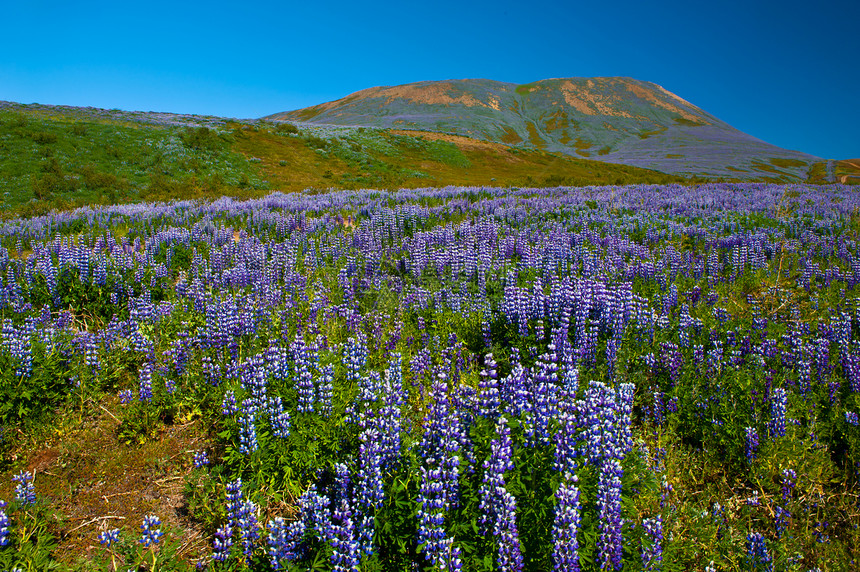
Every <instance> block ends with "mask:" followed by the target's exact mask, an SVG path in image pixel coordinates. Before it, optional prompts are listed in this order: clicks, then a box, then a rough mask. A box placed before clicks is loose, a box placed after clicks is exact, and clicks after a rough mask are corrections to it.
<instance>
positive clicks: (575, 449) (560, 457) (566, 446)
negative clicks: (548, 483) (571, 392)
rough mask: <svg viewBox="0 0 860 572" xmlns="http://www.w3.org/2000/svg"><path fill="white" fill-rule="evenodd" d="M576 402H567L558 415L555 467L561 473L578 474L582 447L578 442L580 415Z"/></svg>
mask: <svg viewBox="0 0 860 572" xmlns="http://www.w3.org/2000/svg"><path fill="white" fill-rule="evenodd" d="M576 407H577V406H576V403H575V402H569V401H568V402H565V404H564V405H563V406H562V407H561V413H560V414H559V416H558V423H559V431H558V433H556V436H555V461H554V463H553V469H555V470H556V471H559V472H560V473H570V474H571V475H574V474H576V471H577V469H578V468H579V455H580V447H579V443H578V442H577V439H578V435H577V429H578V428H579V415H578V411H577V408H576Z"/></svg>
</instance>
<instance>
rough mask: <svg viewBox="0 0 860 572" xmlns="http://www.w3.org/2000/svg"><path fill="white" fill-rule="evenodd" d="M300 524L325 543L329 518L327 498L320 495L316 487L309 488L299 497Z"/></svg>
mask: <svg viewBox="0 0 860 572" xmlns="http://www.w3.org/2000/svg"><path fill="white" fill-rule="evenodd" d="M298 504H299V507H301V516H302V522H303V523H304V525H305V528H306V529H309V530H313V531H314V532H315V533H316V535H317V538H319V539H320V540H322V541H323V542H326V541H327V536H326V534H327V531H328V526H329V521H330V516H331V514H330V513H331V511H330V509H329V504H330V501H329V499H328V497H326V496H323V495H320V494H319V493H318V492H317V489H316V486H315V485H311V487H310V488H309V489H308V490H307V491H305V492H304V493H302V496H300V497H299V503H298Z"/></svg>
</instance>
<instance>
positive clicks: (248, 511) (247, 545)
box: [237, 500, 260, 556]
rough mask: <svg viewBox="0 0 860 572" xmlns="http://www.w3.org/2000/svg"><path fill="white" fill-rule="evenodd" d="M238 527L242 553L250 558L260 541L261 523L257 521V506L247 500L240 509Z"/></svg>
mask: <svg viewBox="0 0 860 572" xmlns="http://www.w3.org/2000/svg"><path fill="white" fill-rule="evenodd" d="M237 526H238V529H239V539H240V540H241V541H242V552H243V553H244V554H245V556H250V554H251V552H253V550H254V543H255V542H256V541H258V540H259V539H260V523H259V521H258V520H257V505H256V504H254V503H253V502H252V501H250V500H245V501H244V502H243V503H242V506H241V507H240V509H239V514H238V519H237Z"/></svg>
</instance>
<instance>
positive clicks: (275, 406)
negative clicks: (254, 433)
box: [267, 397, 290, 439]
mask: <svg viewBox="0 0 860 572" xmlns="http://www.w3.org/2000/svg"><path fill="white" fill-rule="evenodd" d="M267 413H268V415H269V425H270V426H271V427H272V434H273V435H274V436H275V437H278V438H279V439H286V438H287V437H289V436H290V413H289V412H288V411H287V410H286V409H284V405H283V402H282V401H281V398H280V397H273V398H271V399H269V403H268V407H267Z"/></svg>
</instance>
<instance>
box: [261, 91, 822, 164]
mask: <svg viewBox="0 0 860 572" xmlns="http://www.w3.org/2000/svg"><path fill="white" fill-rule="evenodd" d="M268 119H275V120H289V121H307V122H312V123H321V124H334V125H355V126H367V127H380V128H391V129H412V130H421V131H438V132H445V133H453V134H457V135H465V136H468V137H473V138H478V139H485V140H489V141H498V142H502V143H506V144H509V145H518V146H523V147H530V148H537V149H541V150H547V151H556V152H562V153H567V154H570V155H576V156H579V157H586V158H595V159H600V160H601V161H609V162H615V163H623V164H630V165H635V166H637V167H648V168H652V169H657V170H660V171H665V172H668V173H679V174H698V175H709V176H723V177H732V178H762V177H769V178H774V179H778V178H781V177H787V178H796V177H801V178H804V177H805V174H806V171H807V170H808V167H809V165H810V164H811V163H813V162H814V161H815V160H816V158H815V157H813V156H811V155H807V154H805V153H799V152H796V151H788V150H785V149H781V148H779V147H776V146H773V145H770V144H768V143H765V142H763V141H760V140H759V139H756V138H754V137H752V136H750V135H747V134H745V133H743V132H741V131H738V130H737V129H735V128H733V127H732V126H730V125H728V124H727V123H725V122H723V121H721V120H719V119H717V118H716V117H714V116H713V115H711V114H709V113H707V112H706V111H704V110H702V109H700V108H699V107H697V106H695V105H693V104H692V103H690V102H688V101H686V100H685V99H684V98H682V97H680V96H678V95H676V94H674V93H672V92H670V91H669V90H667V89H665V88H664V87H662V86H660V85H657V84H655V83H651V82H647V81H641V80H637V79H634V78H629V77H568V78H552V79H543V80H539V81H535V82H532V83H527V84H515V83H506V82H500V81H494V80H489V79H450V80H442V81H421V82H415V83H408V84H403V85H397V86H378V87H371V88H368V89H364V90H361V91H357V92H355V93H352V94H350V95H348V96H346V97H344V98H341V99H338V100H335V101H331V102H327V103H322V104H320V105H315V106H312V107H307V108H304V109H299V110H295V111H289V112H283V113H277V114H274V115H271V116H269V117H268Z"/></svg>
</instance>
